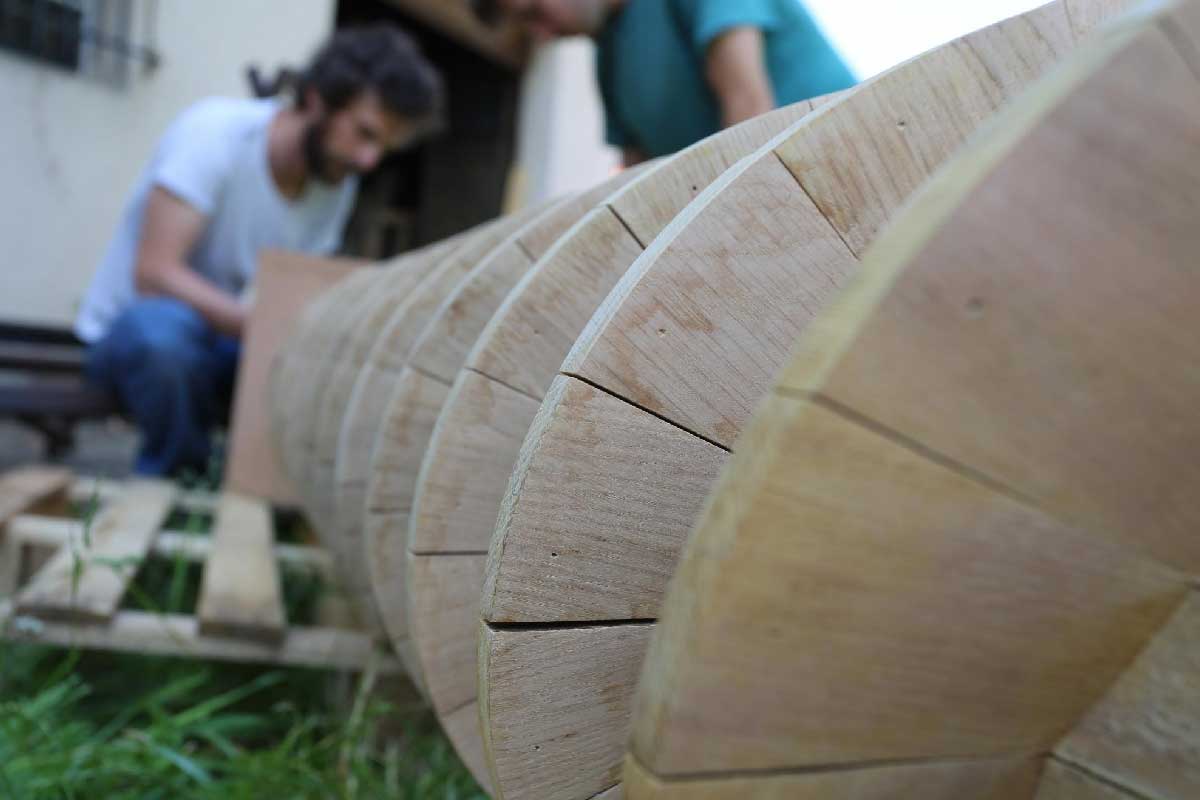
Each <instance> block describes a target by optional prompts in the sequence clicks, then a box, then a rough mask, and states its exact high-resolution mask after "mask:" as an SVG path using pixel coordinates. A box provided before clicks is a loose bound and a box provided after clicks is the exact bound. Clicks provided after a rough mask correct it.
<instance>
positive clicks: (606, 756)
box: [479, 0, 1113, 800]
mask: <svg viewBox="0 0 1200 800" xmlns="http://www.w3.org/2000/svg"><path fill="white" fill-rule="evenodd" d="M1105 5H1106V6H1111V5H1113V4H1111V3H1110V4H1105ZM1097 8H1098V7H1094V6H1093V4H1092V3H1088V2H1086V0H1079V1H1078V2H1071V3H1052V4H1050V5H1047V6H1044V7H1042V8H1040V9H1037V10H1036V11H1032V12H1030V13H1028V14H1026V15H1023V16H1021V17H1017V18H1014V19H1012V20H1008V21H1005V22H1003V23H1000V24H997V25H994V26H991V27H989V28H986V29H984V30H981V31H979V32H976V33H974V34H971V35H970V36H967V37H964V38H963V39H961V40H958V41H956V42H953V43H951V44H949V45H946V46H944V47H941V48H939V49H937V50H934V51H932V52H930V53H928V54H926V55H925V56H922V57H920V58H918V59H915V60H914V61H911V62H909V63H907V64H904V65H902V66H900V67H898V68H896V69H895V70H893V71H891V72H889V73H886V74H885V75H883V76H881V77H879V78H877V79H875V80H873V81H871V82H869V83H867V84H864V85H863V86H860V87H859V88H857V89H856V90H854V91H852V92H850V93H849V94H847V95H846V96H845V97H843V98H841V99H840V100H839V101H837V102H834V103H830V104H827V105H825V106H823V107H822V108H820V109H818V110H817V111H816V112H814V113H813V114H811V115H810V116H808V117H807V118H805V119H804V120H802V121H800V122H799V123H797V124H796V125H794V126H793V127H792V128H790V129H789V130H787V131H786V132H784V133H783V134H781V135H780V136H778V137H777V138H776V139H775V140H774V141H772V142H770V143H768V144H767V145H766V146H764V147H763V148H762V149H761V150H760V151H759V152H758V153H756V154H754V155H751V156H749V157H747V158H745V159H743V161H741V162H739V163H738V164H737V165H736V166H735V167H733V168H732V169H730V170H729V171H727V172H726V173H725V174H724V175H722V176H721V178H720V179H718V180H717V181H716V182H714V183H713V184H712V185H711V186H710V187H709V188H708V189H707V190H706V191H705V192H703V193H702V194H701V196H700V197H699V198H698V199H697V200H696V201H694V202H693V203H692V204H691V205H689V206H688V208H687V209H686V210H684V211H683V213H682V214H680V215H679V217H677V218H676V219H675V220H674V221H673V222H672V223H671V224H670V225H669V226H668V227H667V228H666V229H665V230H664V231H663V233H662V234H661V235H660V236H658V237H657V238H656V239H655V240H654V241H653V244H651V245H650V246H649V247H648V249H647V251H646V252H645V253H644V254H643V255H642V256H641V257H640V258H639V259H638V260H637V262H636V263H635V265H634V266H633V268H632V269H631V270H630V271H629V272H628V273H626V275H625V276H624V277H623V278H622V279H621V281H620V282H619V283H618V284H617V286H616V288H615V289H614V290H613V291H612V293H611V294H610V295H609V297H608V298H607V300H606V301H605V303H604V304H603V306H602V307H601V308H600V310H599V311H598V312H597V314H596V315H595V317H593V319H592V321H591V323H590V324H589V326H588V328H587V329H586V330H585V331H584V333H583V334H582V335H581V337H580V339H579V341H578V342H577V343H576V345H575V348H574V350H573V351H572V353H571V354H570V356H569V357H568V358H567V360H566V361H565V363H564V364H563V366H562V369H561V373H562V374H561V375H560V376H559V377H558V378H557V379H556V380H555V381H554V383H553V385H552V386H551V388H550V389H549V391H548V393H547V394H546V397H545V400H544V401H543V403H542V406H541V408H540V410H539V411H538V414H537V417H536V419H535V420H534V422H533V424H532V426H531V428H530V431H529V434H528V436H527V438H526V439H525V442H524V444H523V446H522V449H521V455H520V458H519V460H518V463H517V465H516V468H515V471H514V472H513V475H512V482H511V484H510V487H509V490H508V493H507V495H506V497H505V499H504V502H503V504H502V507H501V515H500V519H499V521H498V523H497V527H496V531H495V536H494V538H493V541H492V543H491V549H490V553H489V558H488V563H487V567H486V570H485V587H484V592H483V598H482V616H483V620H484V623H485V624H484V626H483V628H482V631H481V640H480V663H479V669H480V676H479V691H480V714H481V718H482V724H483V732H484V736H485V741H486V747H487V755H488V757H489V761H490V765H491V767H492V769H493V775H494V788H495V792H496V795H497V796H499V797H504V798H510V799H511V798H527V797H528V798H538V800H544V799H546V798H554V799H557V798H570V799H571V800H575V799H576V798H578V799H580V800H582V798H590V797H593V796H597V795H598V794H600V793H601V792H605V791H609V790H610V789H611V788H612V787H613V786H614V785H615V784H616V783H617V782H618V781H619V779H620V771H621V759H622V757H623V753H624V749H625V740H626V737H627V733H628V728H629V723H630V714H631V708H630V706H631V696H632V692H633V689H634V686H635V683H636V679H637V676H638V673H639V668H640V664H641V660H642V656H643V654H644V651H645V647H646V645H647V642H648V639H649V636H650V634H651V633H652V632H653V627H654V626H653V620H654V618H655V617H656V616H657V612H658V607H659V604H660V602H661V598H662V593H663V590H664V587H665V585H666V582H667V580H668V578H669V577H670V575H671V574H672V573H673V571H674V568H675V563H676V559H677V556H678V552H679V548H680V546H681V544H682V541H683V539H684V536H685V535H686V533H687V531H688V530H689V528H690V527H691V525H692V523H693V521H694V520H695V518H696V516H697V514H698V513H699V511H700V509H701V507H702V505H703V498H704V497H705V496H706V494H707V492H708V490H709V488H710V486H711V485H712V483H713V481H714V479H715V477H716V475H717V473H718V471H719V469H720V467H721V465H722V464H723V463H724V462H725V460H726V458H727V455H728V451H729V448H731V447H732V445H733V442H734V439H735V437H736V436H737V434H738V433H739V432H740V430H741V428H742V426H743V425H744V424H745V422H746V420H747V419H748V417H749V415H750V413H751V411H752V410H753V408H754V407H755V405H756V404H757V403H758V402H759V401H760V400H761V398H762V397H763V396H764V395H765V394H766V392H767V390H768V389H769V387H770V382H771V379H772V376H773V375H774V374H775V373H776V372H777V371H778V369H779V368H780V367H781V366H782V365H783V364H784V363H785V360H786V356H787V353H788V351H789V349H790V347H791V345H792V343H793V342H794V341H795V339H796V338H797V336H798V335H799V334H800V333H801V332H802V331H803V329H804V328H805V327H806V326H807V324H808V323H809V321H810V320H811V319H812V318H813V317H814V316H815V314H816V313H817V312H819V311H820V310H822V309H823V308H824V307H825V306H826V305H827V304H828V303H829V302H830V301H831V300H832V298H833V297H834V296H835V295H836V294H837V292H838V290H839V289H840V287H842V286H843V285H845V283H846V281H847V280H848V279H849V277H850V276H851V275H852V274H853V273H854V272H855V271H856V270H857V266H858V260H859V258H860V257H861V255H862V253H863V252H864V251H865V249H866V247H867V246H868V245H869V244H870V242H871V241H873V239H874V238H875V236H876V235H877V233H878V232H879V230H880V229H881V228H882V227H883V226H884V224H885V223H886V222H888V221H889V220H890V219H891V217H892V216H893V215H894V214H895V213H896V211H897V210H898V209H899V208H900V206H901V205H902V204H903V203H904V202H905V201H906V199H907V198H908V197H909V196H910V195H911V194H912V193H913V192H914V191H915V190H916V189H917V188H919V187H920V185H921V184H922V183H923V182H924V181H926V180H927V179H928V178H929V177H930V175H931V174H932V173H933V171H934V170H935V169H936V168H938V167H939V165H941V164H943V163H944V162H945V161H946V160H947V159H948V158H949V157H950V156H951V155H952V154H953V153H954V152H955V151H956V150H958V149H959V148H960V147H962V145H963V144H964V143H965V141H966V140H967V138H968V137H969V136H970V135H971V134H972V133H973V132H974V131H975V130H976V129H977V128H978V127H979V126H980V125H981V124H982V123H983V122H984V121H986V120H988V119H989V118H991V117H992V116H993V115H994V113H995V112H996V111H997V110H998V109H999V108H1001V107H1003V106H1005V105H1006V104H1007V103H1008V102H1010V101H1011V100H1012V99H1014V98H1015V97H1016V96H1017V95H1018V94H1019V93H1020V92H1021V91H1022V90H1023V89H1024V88H1025V87H1027V86H1028V85H1030V84H1031V83H1032V82H1033V81H1034V80H1035V79H1037V78H1038V77H1040V76H1041V75H1042V74H1043V73H1044V72H1045V71H1046V70H1047V69H1048V68H1049V67H1050V66H1052V65H1053V64H1055V63H1057V62H1058V61H1060V60H1061V58H1062V57H1063V55H1065V54H1066V53H1067V52H1068V51H1069V50H1070V49H1072V48H1073V47H1074V45H1075V42H1076V40H1077V38H1078V37H1079V35H1080V34H1081V33H1082V28H1081V27H1080V26H1081V25H1082V24H1084V22H1087V23H1090V22H1092V21H1093V18H1092V16H1091V15H1090V12H1093V11H1096V10H1097ZM1083 12H1088V13H1087V14H1085V13H1083ZM1072 23H1075V24H1074V25H1073V24H1072ZM730 713H732V711H731V712H730Z"/></svg>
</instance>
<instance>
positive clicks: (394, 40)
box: [75, 26, 441, 475]
mask: <svg viewBox="0 0 1200 800" xmlns="http://www.w3.org/2000/svg"><path fill="white" fill-rule="evenodd" d="M440 95H441V82H440V79H439V77H438V75H437V74H436V72H435V71H434V69H433V68H432V67H431V66H430V65H429V64H428V62H426V60H425V59H424V58H423V57H422V55H421V53H420V52H419V51H418V49H417V47H416V46H415V44H414V43H413V42H412V41H411V40H410V39H409V38H408V37H407V36H405V35H404V34H402V33H400V32H399V31H398V30H396V29H394V28H389V27H386V26H378V27H370V28H361V29H350V30H345V31H342V32H339V33H337V34H335V35H334V36H333V38H332V39H331V40H330V41H329V42H328V43H327V44H326V45H325V46H324V47H323V48H322V49H321V50H320V51H319V52H318V53H317V54H316V56H315V57H314V59H313V60H312V63H311V64H310V65H309V66H308V67H307V69H305V70H304V71H303V72H302V73H301V74H300V76H299V79H298V81H297V82H296V87H295V96H294V98H292V99H291V100H290V101H283V100H279V99H268V100H245V99H229V98H210V99H207V100H203V101H201V102H199V103H197V104H196V105H194V106H192V107H191V108H189V109H187V110H186V111H184V112H183V114H182V115H180V116H179V117H178V118H177V119H176V120H175V122H174V123H173V124H172V125H171V126H170V128H169V129H168V130H167V132H166V134H165V135H164V136H163V138H162V139H161V140H160V142H159V144H158V146H157V149H156V151H155V153H154V155H153V157H152V158H151V159H150V162H149V164H148V165H147V167H146V168H145V170H144V172H143V174H142V176H141V178H140V179H139V181H138V183H137V185H136V187H135V189H134V190H133V193H132V196H131V197H130V199H129V201H128V203H127V205H126V208H125V211H124V213H123V216H122V218H121V222H120V225H119V227H118V229H117V231H116V234H115V236H114V238H113V240H112V242H111V244H110V245H109V247H108V250H107V252H106V254H105V255H104V258H103V260H102V261H101V263H100V266H99V268H98V270H97V272H96V274H95V276H94V278H93V280H92V283H91V286H90V288H89V289H88V292H87V295H86V296H85V298H84V302H83V306H82V309H81V311H80V314H79V317H78V319H77V320H76V323H75V331H76V334H77V335H78V336H79V338H80V339H82V340H83V341H84V342H86V343H88V345H89V348H88V358H87V365H86V371H87V375H88V378H89V379H90V380H91V381H93V382H95V383H97V384H99V385H101V386H103V387H105V388H107V389H109V390H111V391H112V392H113V393H114V394H115V395H116V396H117V397H118V398H119V399H120V401H121V402H122V404H123V405H124V406H125V408H126V409H127V411H128V412H129V413H130V414H131V416H132V417H133V419H134V421H135V422H136V423H137V426H138V428H139V429H140V432H141V435H142V441H141V449H140V452H139V455H138V459H137V464H136V467H135V469H136V471H137V472H138V473H140V474H143V475H171V474H177V473H179V472H180V471H182V470H185V469H203V468H204V467H205V466H206V464H207V462H208V459H209V454H210V446H211V445H210V440H209V437H210V433H211V431H212V429H213V427H214V426H215V425H216V424H218V423H220V422H222V421H223V420H224V418H225V417H226V416H227V414H228V407H229V400H230V396H231V394H232V387H233V380H234V376H235V374H236V371H237V361H238V354H239V349H240V348H239V340H240V336H241V333H242V329H243V326H244V325H245V322H246V317H247V308H246V306H245V305H243V303H242V302H241V301H240V300H239V296H240V295H241V294H242V292H243V289H244V288H245V287H246V286H247V285H248V284H250V283H251V281H252V280H253V278H254V272H255V266H256V263H257V259H258V255H259V253H260V252H261V251H262V250H264V249H266V248H282V249H287V250H294V251H299V252H304V253H310V254H328V253H332V252H334V251H336V250H337V249H338V248H339V246H340V244H341V236H342V229H343V227H344V226H345V223H346V220H347V218H348V216H349V214H350V211H351V209H352V207H353V205H354V199H355V192H356V189H357V184H358V178H357V176H359V175H361V174H363V173H366V172H369V171H370V170H372V169H374V168H375V167H376V166H377V165H378V164H379V163H380V161H381V160H382V159H383V157H384V156H385V155H387V154H388V152H389V151H392V150H394V149H397V148H400V147H403V146H405V145H406V144H407V143H409V142H411V141H412V140H413V138H414V137H415V136H416V135H417V134H418V132H419V131H421V130H423V129H425V128H426V127H427V125H428V123H429V121H430V120H431V118H432V117H433V116H434V115H435V114H436V113H437V110H438V107H439V104H440Z"/></svg>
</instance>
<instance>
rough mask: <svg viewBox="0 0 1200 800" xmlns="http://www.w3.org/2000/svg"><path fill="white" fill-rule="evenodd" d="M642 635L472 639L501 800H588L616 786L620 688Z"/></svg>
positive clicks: (624, 721)
mask: <svg viewBox="0 0 1200 800" xmlns="http://www.w3.org/2000/svg"><path fill="white" fill-rule="evenodd" d="M650 630H651V629H650V626H647V625H640V624H625V625H598V626H592V627H587V628H574V629H563V630H530V629H524V630H522V629H506V628H493V627H491V626H488V625H486V624H485V625H484V627H483V629H482V632H481V634H480V643H479V647H480V655H479V658H480V663H481V666H482V669H483V670H484V674H489V675H490V676H491V679H490V680H488V681H487V683H486V684H481V686H480V693H479V698H480V703H481V709H480V718H481V724H482V725H483V728H484V739H485V742H486V746H487V751H488V753H489V754H490V756H491V759H492V767H493V774H494V775H495V777H496V786H495V790H496V794H497V797H501V798H510V799H511V798H514V797H537V798H542V799H543V800H564V799H565V798H590V797H592V796H594V795H596V794H599V793H600V792H602V791H605V790H608V789H610V788H611V787H612V786H613V785H614V784H616V783H617V782H618V781H619V780H620V773H621V758H622V755H623V753H624V750H625V741H626V738H627V737H628V734H629V723H630V715H631V711H632V709H631V707H630V700H631V698H630V696H629V692H628V689H627V687H628V686H629V685H630V683H631V682H632V681H634V680H636V675H637V664H638V663H639V662H640V659H639V658H636V656H637V655H638V654H640V653H641V652H642V651H643V650H644V648H645V646H646V644H647V642H648V639H649V634H650Z"/></svg>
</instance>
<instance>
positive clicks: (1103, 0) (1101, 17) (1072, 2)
mask: <svg viewBox="0 0 1200 800" xmlns="http://www.w3.org/2000/svg"><path fill="white" fill-rule="evenodd" d="M1145 5H1146V4H1145V3H1140V2H1138V0H1067V16H1068V17H1069V18H1070V20H1071V30H1072V31H1073V32H1074V34H1075V36H1076V37H1077V38H1079V39H1083V38H1085V37H1087V36H1090V35H1091V34H1092V33H1093V32H1094V31H1095V29H1096V28H1097V27H1099V26H1100V25H1101V24H1102V23H1104V22H1106V21H1108V20H1110V19H1112V18H1113V17H1117V16H1119V15H1121V14H1127V13H1128V12H1129V11H1130V10H1131V9H1134V8H1137V7H1139V6H1145Z"/></svg>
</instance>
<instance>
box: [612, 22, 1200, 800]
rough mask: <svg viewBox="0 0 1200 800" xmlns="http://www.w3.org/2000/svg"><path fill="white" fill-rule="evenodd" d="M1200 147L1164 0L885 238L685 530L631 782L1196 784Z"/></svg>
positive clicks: (1133, 796)
mask: <svg viewBox="0 0 1200 800" xmlns="http://www.w3.org/2000/svg"><path fill="white" fill-rule="evenodd" d="M1197 148H1200V2H1196V0H1187V1H1186V2H1174V3H1158V4H1155V5H1153V6H1150V7H1148V8H1147V9H1145V10H1143V11H1141V12H1139V13H1137V14H1135V15H1131V16H1128V17H1125V18H1123V19H1122V20H1120V21H1119V23H1117V24H1115V25H1114V26H1112V27H1110V28H1107V29H1106V31H1105V33H1104V35H1103V36H1101V37H1098V38H1097V39H1095V40H1093V41H1092V42H1091V43H1089V45H1088V46H1087V47H1086V48H1084V50H1083V51H1081V52H1080V53H1078V54H1077V56H1076V57H1073V58H1072V59H1070V60H1069V61H1068V63H1067V64H1066V65H1064V67H1063V68H1062V69H1060V70H1057V71H1055V73H1054V75H1053V76H1052V77H1051V78H1049V79H1047V80H1046V81H1043V82H1041V83H1039V84H1038V86H1037V87H1036V88H1035V89H1034V90H1032V91H1031V92H1030V93H1029V94H1028V95H1027V96H1025V97H1024V98H1022V100H1021V101H1020V102H1019V103H1018V104H1016V105H1015V106H1014V107H1013V108H1012V109H1010V110H1009V111H1008V112H1006V113H1005V114H1004V115H1003V116H1002V117H1001V119H1000V120H998V124H996V125H993V126H991V127H990V128H989V130H988V132H987V135H985V136H983V137H981V138H980V139H979V140H977V141H975V142H974V143H973V144H972V146H971V147H970V148H968V149H967V150H966V151H965V152H964V154H963V155H961V156H960V157H958V158H956V159H955V160H954V162H953V164H952V166H951V167H950V168H949V169H947V170H946V171H945V172H943V173H942V174H940V175H939V176H938V178H937V179H936V180H935V181H933V182H932V183H931V184H930V186H929V187H928V188H927V189H926V190H925V191H923V192H922V193H921V195H920V197H919V199H918V200H917V202H916V203H915V204H914V205H913V206H912V207H911V208H909V209H908V210H907V211H906V212H905V213H904V214H903V215H902V216H901V217H900V218H899V219H898V221H897V223H896V224H895V225H894V227H892V228H891V229H889V231H888V232H887V233H886V234H884V235H883V236H882V237H881V238H880V239H879V241H878V242H877V243H876V245H875V246H874V247H873V248H872V249H871V251H870V252H869V254H868V255H867V257H866V258H865V260H864V265H863V269H862V271H861V273H860V275H859V276H858V277H857V278H856V280H855V281H854V282H853V283H852V285H851V287H850V288H849V289H848V290H847V292H846V294H845V295H844V296H843V297H842V298H840V299H839V301H838V302H837V303H835V304H834V306H833V308H831V309H830V310H829V311H828V312H827V313H825V314H823V315H822V316H821V317H820V318H819V319H818V320H817V321H816V322H815V323H814V324H812V325H811V326H809V330H808V331H807V332H806V333H805V334H804V336H803V337H802V338H801V340H800V341H801V345H800V349H799V351H798V353H797V354H796V355H795V357H794V358H793V360H792V361H791V363H790V365H789V366H788V367H787V369H786V370H785V371H784V372H783V374H782V377H781V378H780V379H779V382H778V384H777V385H776V387H775V389H774V391H773V393H771V395H770V397H769V399H768V400H767V401H766V403H765V404H764V405H763V406H762V407H761V408H760V410H759V411H758V413H757V414H756V415H755V418H754V421H753V423H752V424H751V425H750V426H749V429H748V430H747V431H746V433H745V434H744V435H743V436H742V438H741V439H740V440H739V442H738V446H737V453H736V455H735V456H734V457H733V458H732V459H731V463H730V466H729V468H728V469H727V470H726V471H725V473H724V475H723V477H722V479H721V481H720V484H719V486H718V488H717V491H716V492H715V493H714V495H713V497H712V499H711V500H710V501H709V503H708V504H707V507H706V509H705V512H704V514H703V516H702V518H701V522H700V524H699V526H698V528H697V530H696V532H695V534H694V536H693V537H692V538H691V540H690V542H689V544H688V546H687V548H686V551H685V554H684V556H683V558H682V561H681V565H680V568H679V572H678V574H677V575H676V577H675V580H674V583H673V584H672V588H671V591H670V593H669V594H668V596H667V599H666V601H665V605H664V613H663V619H662V622H661V624H660V625H659V627H658V630H657V632H656V633H655V636H654V641H653V644H652V646H651V648H650V652H649V656H648V658H647V661H646V665H645V673H644V676H643V680H642V686H641V694H640V700H639V703H638V712H637V716H636V723H635V726H634V737H633V754H632V756H631V758H630V759H629V761H628V763H627V769H626V771H625V777H626V786H627V795H626V796H627V797H631V798H636V800H642V799H643V798H672V799H674V798H680V799H682V798H688V800H716V799H717V798H739V800H740V799H742V798H751V799H752V800H773V799H774V798H785V797H786V798H799V799H800V800H806V799H807V798H825V797H854V798H858V799H859V800H877V799H878V800H882V799H883V798H894V797H920V798H926V799H927V800H960V798H986V799H987V800H1001V799H1003V800H1010V799H1011V800H1027V799H1033V798H1036V800H1147V799H1149V800H1185V798H1186V799H1189V800H1190V799H1191V798H1196V797H1200V733H1198V732H1200V597H1198V596H1197V593H1196V587H1197V584H1196V577H1197V575H1198V574H1200V538H1197V536H1196V528H1197V524H1198V523H1200V494H1198V493H1197V491H1196V486H1197V483H1198V482H1200V466H1197V464H1198V462H1197V459H1196V452H1197V450H1198V448H1200V417H1198V416H1197V414H1196V407H1197V403H1198V402H1200V337H1197V336H1196V331H1195V329H1196V323H1195V319H1196V308H1197V304H1198V303H1200V272H1198V271H1197V269H1196V258H1197V255H1196V254H1197V253H1200V226H1197V224H1196V215H1197V210H1198V209H1200V161H1198V160H1197V159H1196V158H1195V153H1196V152H1197ZM1189 320H1191V322H1189ZM593 655H594V654H593Z"/></svg>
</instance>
